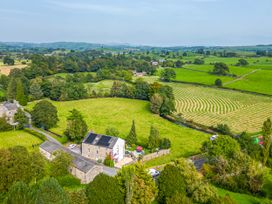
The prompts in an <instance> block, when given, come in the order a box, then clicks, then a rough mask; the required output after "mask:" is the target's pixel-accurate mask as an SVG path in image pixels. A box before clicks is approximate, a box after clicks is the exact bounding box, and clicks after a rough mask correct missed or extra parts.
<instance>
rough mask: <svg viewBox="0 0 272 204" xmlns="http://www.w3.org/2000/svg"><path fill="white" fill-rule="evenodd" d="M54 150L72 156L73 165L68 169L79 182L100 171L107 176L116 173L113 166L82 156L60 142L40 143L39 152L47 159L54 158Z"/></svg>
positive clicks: (91, 177)
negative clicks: (100, 163)
mask: <svg viewBox="0 0 272 204" xmlns="http://www.w3.org/2000/svg"><path fill="white" fill-rule="evenodd" d="M56 151H65V152H66V153H68V154H70V155H71V156H72V157H73V165H72V166H71V167H70V169H69V170H70V173H71V174H72V175H73V176H75V177H77V178H78V179H80V181H81V183H84V184H86V183H89V182H91V181H92V180H93V179H94V178H95V177H96V176H97V175H98V174H100V173H105V174H107V175H109V176H114V175H115V174H116V170H115V169H114V168H109V167H106V166H103V165H99V164H97V163H96V162H95V161H91V160H89V159H87V158H84V157H83V156H81V155H80V154H77V153H74V152H72V151H70V150H69V149H67V148H65V147H63V146H62V145H60V144H57V143H54V142H50V141H45V142H44V143H42V144H41V145H40V152H41V153H42V154H43V155H44V156H45V157H46V158H47V159H48V160H53V159H54V158H55V155H54V153H55V152H56Z"/></svg>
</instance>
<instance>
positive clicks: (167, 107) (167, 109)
mask: <svg viewBox="0 0 272 204" xmlns="http://www.w3.org/2000/svg"><path fill="white" fill-rule="evenodd" d="M175 110H176V108H175V101H174V100H173V99H170V98H167V97H164V99H163V103H162V105H161V108H160V115H170V114H171V113H172V112H174V111H175Z"/></svg>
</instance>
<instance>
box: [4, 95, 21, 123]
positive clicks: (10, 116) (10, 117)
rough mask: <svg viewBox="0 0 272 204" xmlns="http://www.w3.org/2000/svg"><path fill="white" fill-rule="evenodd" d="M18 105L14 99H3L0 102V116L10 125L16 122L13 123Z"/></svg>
mask: <svg viewBox="0 0 272 204" xmlns="http://www.w3.org/2000/svg"><path fill="white" fill-rule="evenodd" d="M20 107H21V106H20V104H19V103H18V102H17V101H16V100H14V101H13V102H9V101H5V102H4V103H1V104H0V117H4V118H6V120H7V122H8V123H9V124H10V125H16V123H14V115H15V113H17V111H18V108H20Z"/></svg>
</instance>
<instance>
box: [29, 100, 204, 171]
mask: <svg viewBox="0 0 272 204" xmlns="http://www.w3.org/2000/svg"><path fill="white" fill-rule="evenodd" d="M52 103H53V104H54V105H55V106H56V107H57V109H58V115H59V119H60V121H59V122H58V124H57V127H56V128H52V129H51V131H53V132H56V133H58V134H63V132H64V130H65V128H66V118H67V116H68V115H69V111H70V110H72V109H73V108H75V109H77V110H79V111H80V112H81V113H82V114H83V115H84V117H85V120H86V122H87V124H88V129H89V130H92V131H94V132H96V133H102V134H104V133H105V129H106V128H107V127H114V128H116V129H118V130H119V132H120V137H122V138H124V139H125V138H126V137H127V135H128V133H129V131H130V128H131V124H132V120H135V123H136V133H137V137H138V140H139V143H140V144H142V145H146V143H147V141H148V136H149V132H150V126H151V125H154V126H155V127H156V128H158V130H159V132H160V135H161V137H166V138H169V139H170V140H171V142H172V148H171V154H170V155H167V156H164V157H161V158H158V159H156V160H154V161H151V162H149V163H148V165H150V166H152V165H159V164H163V163H167V162H169V161H171V160H172V159H175V158H178V157H187V156H190V155H193V154H197V153H199V152H200V147H201V144H202V142H204V141H205V140H207V139H208V138H209V135H207V134H204V133H202V132H198V131H195V130H192V129H189V128H185V127H181V126H178V125H176V124H174V123H171V122H169V121H167V120H165V119H163V118H161V117H159V116H158V115H155V114H152V113H151V112H150V110H149V103H148V102H146V101H141V100H133V99H121V98H99V99H86V100H78V101H67V102H52ZM33 105H34V103H32V104H30V105H29V106H28V108H30V109H31V108H32V107H33Z"/></svg>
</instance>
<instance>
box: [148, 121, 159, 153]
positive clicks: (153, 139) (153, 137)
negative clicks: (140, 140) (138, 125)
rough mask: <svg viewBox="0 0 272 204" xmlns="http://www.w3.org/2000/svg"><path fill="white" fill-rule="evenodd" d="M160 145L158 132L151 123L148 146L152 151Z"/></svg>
mask: <svg viewBox="0 0 272 204" xmlns="http://www.w3.org/2000/svg"><path fill="white" fill-rule="evenodd" d="M159 146H160V133H159V130H158V129H157V128H155V127H154V126H153V125H152V126H151V128H150V135H149V138H148V148H150V149H151V150H152V151H154V150H155V149H156V148H159Z"/></svg>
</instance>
